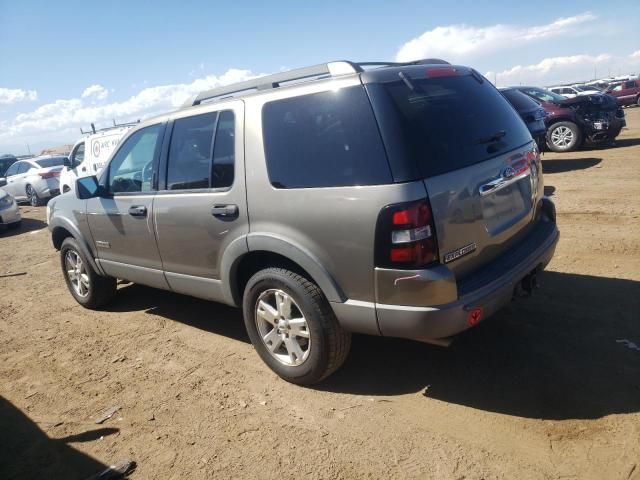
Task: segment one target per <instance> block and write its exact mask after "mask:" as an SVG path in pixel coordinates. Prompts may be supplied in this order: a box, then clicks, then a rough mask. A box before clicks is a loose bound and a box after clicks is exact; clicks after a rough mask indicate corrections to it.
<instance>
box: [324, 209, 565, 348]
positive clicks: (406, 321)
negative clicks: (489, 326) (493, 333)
mask: <svg viewBox="0 0 640 480" xmlns="http://www.w3.org/2000/svg"><path fill="white" fill-rule="evenodd" d="M549 203H550V202H549ZM559 236H560V234H559V232H558V229H557V227H556V224H555V221H554V220H552V219H551V218H549V219H545V220H541V221H540V222H539V224H538V225H537V226H536V228H535V229H534V231H532V232H531V233H530V234H529V235H528V236H527V238H526V239H525V240H523V241H522V242H521V243H520V244H518V245H517V246H515V247H514V248H512V249H511V250H510V251H509V252H507V253H506V254H504V255H503V256H501V257H500V258H498V259H496V260H495V261H494V262H492V263H491V264H489V265H487V266H486V267H484V268H482V269H481V270H480V271H478V272H476V273H474V274H473V275H472V276H471V277H469V278H466V279H464V280H462V281H459V282H457V296H456V298H457V300H456V301H453V302H449V303H446V304H440V305H434V306H408V305H389V304H382V303H377V304H373V303H369V302H355V301H348V302H346V304H342V305H337V304H333V306H334V311H335V312H336V314H337V316H338V319H339V320H340V322H341V324H342V325H343V326H344V327H345V328H347V329H348V330H352V331H355V332H360V333H368V334H371V333H374V332H373V331H372V330H373V329H372V328H370V323H369V324H368V322H367V319H371V318H372V317H373V318H376V319H377V324H378V332H379V334H381V335H383V336H388V337H400V338H408V339H412V340H419V341H424V342H433V341H437V340H438V339H444V338H447V337H450V336H452V335H455V334H457V333H460V332H462V331H464V330H466V329H468V328H470V327H471V326H473V325H475V324H476V323H477V322H478V321H483V320H485V319H487V318H488V317H490V316H491V315H493V314H494V313H495V312H497V311H498V310H500V309H501V308H502V307H504V306H505V305H506V304H508V303H509V302H510V301H511V299H512V298H513V296H514V291H515V289H516V287H517V286H518V285H519V284H520V283H521V282H522V280H523V279H524V278H525V277H527V275H529V274H530V273H532V272H537V271H540V270H542V269H544V268H545V267H546V265H547V264H548V263H549V261H550V260H551V258H552V257H553V254H554V252H555V249H556V245H557V243H558V239H559ZM447 283H449V280H447ZM365 310H367V311H366V312H365ZM477 310H479V311H480V312H481V316H480V318H474V319H473V321H470V315H471V313H472V312H473V311H477ZM367 324H368V325H367Z"/></svg>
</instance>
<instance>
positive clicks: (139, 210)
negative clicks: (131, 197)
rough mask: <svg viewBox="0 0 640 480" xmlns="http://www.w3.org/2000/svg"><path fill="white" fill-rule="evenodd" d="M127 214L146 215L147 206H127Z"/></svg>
mask: <svg viewBox="0 0 640 480" xmlns="http://www.w3.org/2000/svg"><path fill="white" fill-rule="evenodd" d="M129 215H131V216H132V217H146V216H147V207H145V206H144V205H135V206H133V207H129Z"/></svg>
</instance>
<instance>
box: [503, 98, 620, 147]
mask: <svg viewBox="0 0 640 480" xmlns="http://www.w3.org/2000/svg"><path fill="white" fill-rule="evenodd" d="M514 88H516V89H517V90H520V91H521V92H522V93H525V94H527V95H529V96H530V97H531V98H533V99H534V100H537V101H539V102H540V105H541V106H542V108H544V109H545V111H546V112H547V117H546V120H545V123H546V124H547V142H546V143H547V146H548V147H549V148H550V149H551V150H553V151H554V152H570V151H572V150H575V149H577V148H579V147H580V146H581V145H582V144H583V143H584V142H589V143H591V144H606V143H611V142H613V140H615V138H616V137H617V136H618V134H619V133H620V130H622V127H624V126H625V125H626V122H625V119H624V112H623V111H622V109H621V108H620V107H619V106H618V103H617V102H616V100H615V98H614V97H612V96H611V95H605V94H595V95H584V96H579V97H575V98H566V97H563V96H562V95H558V94H557V93H553V92H550V91H549V90H545V89H544V88H540V87H514Z"/></svg>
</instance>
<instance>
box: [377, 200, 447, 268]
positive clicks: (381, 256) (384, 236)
mask: <svg viewBox="0 0 640 480" xmlns="http://www.w3.org/2000/svg"><path fill="white" fill-rule="evenodd" d="M375 250H376V251H375V260H376V266H378V267H385V268H402V269H419V268H423V267H425V266H427V265H429V264H431V263H433V262H437V261H438V248H437V245H436V239H435V228H434V225H433V216H432V214H431V207H430V205H429V202H428V201H426V200H421V201H419V202H411V203H402V204H395V205H388V206H387V207H385V208H384V209H383V210H382V211H381V212H380V216H379V218H378V225H377V230H376V249H375Z"/></svg>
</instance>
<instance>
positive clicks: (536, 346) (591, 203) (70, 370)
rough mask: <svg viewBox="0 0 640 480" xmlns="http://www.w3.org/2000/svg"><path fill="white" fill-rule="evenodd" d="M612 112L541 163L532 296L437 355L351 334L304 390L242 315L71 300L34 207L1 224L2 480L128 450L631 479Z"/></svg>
mask: <svg viewBox="0 0 640 480" xmlns="http://www.w3.org/2000/svg"><path fill="white" fill-rule="evenodd" d="M626 114H627V122H628V126H629V127H628V128H627V129H625V130H623V133H622V134H621V136H620V137H619V139H618V141H617V145H616V146H615V147H614V148H607V149H588V148H587V149H583V150H581V151H578V152H574V153H571V154H550V153H545V155H544V162H543V163H544V170H545V185H546V187H545V189H546V193H547V194H548V195H550V196H551V198H552V199H553V200H554V201H555V202H556V205H557V209H558V223H559V227H560V230H561V240H560V243H559V245H558V249H557V252H556V256H555V258H554V259H553V261H552V262H551V264H550V265H549V267H548V271H547V272H546V273H544V274H543V275H542V276H541V278H540V281H541V287H540V289H539V291H538V292H537V295H535V296H534V297H532V298H530V299H521V300H519V301H518V302H515V303H513V304H512V305H511V306H510V307H508V308H507V309H505V310H504V311H502V312H501V313H499V314H498V315H497V316H496V317H494V318H493V319H491V320H490V321H487V322H484V323H482V324H481V325H480V326H478V327H477V328H475V329H472V330H470V331H468V332H466V333H465V334H463V335H461V336H460V338H459V339H457V341H456V342H454V344H453V345H452V346H451V347H449V348H446V349H445V348H441V347H436V346H430V345H423V344H420V343H415V342H409V341H403V340H397V339H385V338H373V337H364V336H356V337H354V342H353V348H352V351H351V355H350V357H349V359H348V360H347V363H346V364H345V365H344V367H343V368H342V369H341V370H340V371H339V372H337V373H336V374H335V375H334V376H333V377H331V378H330V379H329V380H328V381H326V382H324V383H322V384H321V385H318V386H317V387H316V388H314V389H310V388H300V387H296V386H293V385H290V384H287V383H285V382H284V381H282V380H280V379H279V378H278V377H276V376H275V375H274V374H273V373H271V371H270V370H269V369H268V368H267V367H266V366H265V365H264V364H263V363H262V362H261V361H260V360H259V358H258V356H257V355H256V353H255V352H254V351H253V349H252V347H251V345H250V344H249V343H248V338H247V335H246V334H245V332H244V327H243V324H242V319H241V314H240V311H239V310H235V309H231V308H228V307H224V306H221V305H218V304H215V303H209V302H204V301H200V300H195V299H193V298H189V297H183V296H179V295H174V294H171V293H167V292H163V291H158V290H153V289H150V288H145V287H141V286H136V285H122V286H121V287H120V292H119V295H118V297H117V300H116V301H115V302H114V303H113V304H112V305H111V306H110V307H109V309H108V311H104V312H91V311H88V310H84V309H82V308H81V307H80V306H79V305H77V304H76V303H75V302H74V300H73V299H72V297H71V295H70V294H69V293H68V292H67V291H66V288H65V285H64V282H63V278H62V274H61V272H60V268H59V259H58V255H57V253H56V252H55V251H54V249H53V247H52V246H51V242H50V240H49V234H48V231H47V230H46V229H45V227H46V225H45V224H44V222H43V220H44V216H45V208H44V207H40V208H32V207H22V208H21V210H22V214H23V217H24V221H23V225H22V227H21V229H20V230H19V231H15V232H5V233H0V478H2V479H12V478H47V479H49V478H52V479H53V478H55V479H73V478H79V479H83V478H87V477H88V476H90V475H91V474H93V473H95V472H98V471H100V470H101V469H102V468H104V466H105V465H109V464H113V463H114V462H117V461H119V460H122V459H132V460H135V462H137V469H136V471H135V472H134V473H133V474H132V476H131V478H134V479H160V478H162V479H185V478H189V479H200V478H243V479H244V478H318V479H319V478H323V479H324V478H340V479H355V478H394V479H404V478H427V479H428V478H433V479H441V478H444V479H449V478H450V479H493V478H508V479H530V478H531V479H540V478H550V479H551V478H554V479H555V478H562V479H624V480H628V479H640V323H639V321H640V220H639V215H640V108H629V109H627V110H626ZM21 272H25V273H26V274H25V275H19V276H10V277H4V278H2V275H6V274H7V273H21ZM115 406H119V407H120V410H119V411H118V412H117V413H115V414H114V415H113V416H112V417H111V418H110V419H108V420H106V421H105V422H104V423H102V424H96V423H95V420H96V419H97V418H98V417H99V416H100V415H101V414H103V413H104V412H105V411H107V410H108V409H110V408H111V407H115Z"/></svg>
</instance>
